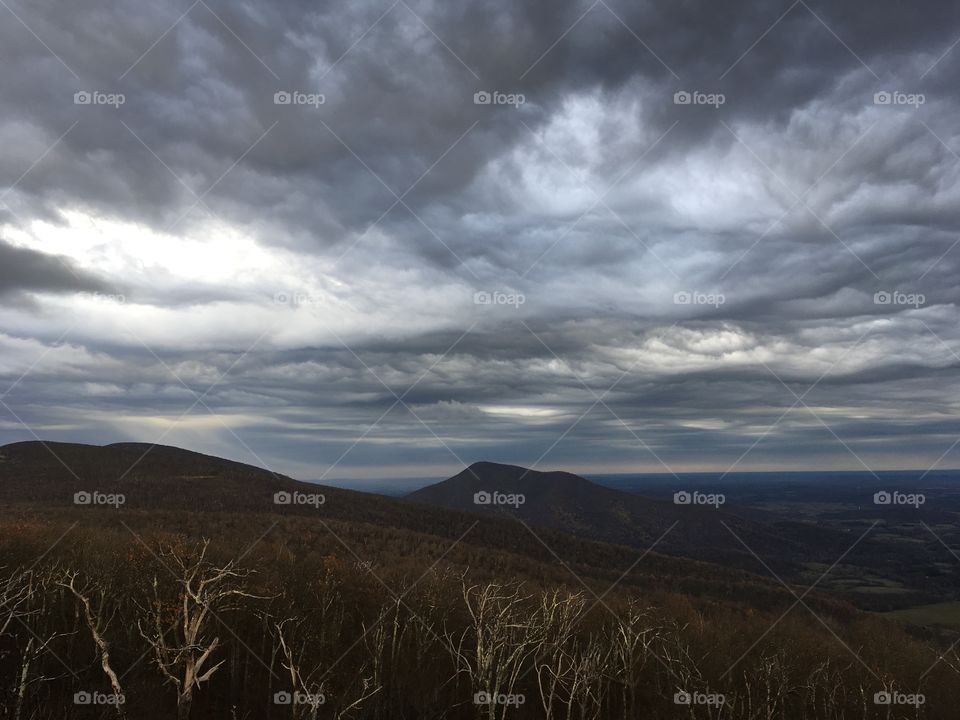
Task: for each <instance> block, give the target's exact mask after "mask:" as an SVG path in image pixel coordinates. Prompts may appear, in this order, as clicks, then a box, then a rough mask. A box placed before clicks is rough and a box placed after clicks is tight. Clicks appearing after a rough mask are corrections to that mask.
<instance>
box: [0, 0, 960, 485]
mask: <svg viewBox="0 0 960 720" xmlns="http://www.w3.org/2000/svg"><path fill="white" fill-rule="evenodd" d="M13 12H15V13H16V16H18V17H19V18H20V20H17V17H15V16H14V15H13ZM0 13H6V14H7V16H8V17H7V20H8V22H3V23H0V59H2V60H3V62H2V64H0V66H2V68H3V70H2V71H0V95H2V97H3V99H4V103H3V106H2V109H0V147H2V148H3V150H2V152H3V154H4V162H2V163H0V225H2V228H3V232H4V236H5V237H8V238H10V239H11V241H12V242H13V243H14V244H13V245H0V288H4V289H3V290H0V291H2V292H4V293H5V295H6V296H8V297H15V296H16V297H18V298H21V302H19V303H9V302H8V303H5V304H4V308H3V309H2V312H0V331H2V334H0V344H2V345H3V351H4V352H3V356H4V357H5V360H4V361H3V363H2V364H0V375H2V376H3V377H4V378H6V377H9V378H10V382H11V383H13V382H14V381H15V380H17V378H18V377H19V376H20V375H21V374H22V373H23V371H24V370H26V369H27V368H32V369H31V370H30V372H29V373H28V375H27V376H26V377H24V378H23V379H22V380H21V381H19V382H18V383H17V384H16V387H15V388H14V390H13V391H12V393H11V395H10V402H11V403H13V404H12V405H11V407H12V408H14V409H17V408H19V409H20V410H18V412H17V414H18V415H20V417H21V419H22V420H24V421H25V422H26V423H27V424H28V425H30V427H31V428H36V429H37V430H36V431H37V432H38V433H40V434H50V435H58V436H61V435H62V436H63V437H64V438H76V439H86V440H91V441H99V440H103V441H107V440H113V439H127V438H129V439H136V440H150V439H153V437H155V436H160V435H161V434H163V433H167V435H166V436H165V440H166V441H177V440H179V442H180V443H181V444H185V445H190V446H196V445H197V444H198V443H199V444H202V445H203V447H202V448H199V449H205V450H207V451H211V452H220V453H222V454H227V455H231V456H236V457H240V458H241V459H245V460H248V461H249V460H251V459H254V460H257V459H258V457H259V458H260V460H259V461H265V462H269V463H271V464H277V465H279V466H281V467H280V468H279V469H281V470H285V471H288V472H293V473H294V474H298V475H302V476H309V475H319V474H320V473H322V472H324V471H329V472H331V473H333V475H337V474H350V473H355V474H375V473H376V472H380V471H382V469H384V468H392V470H391V473H392V474H403V473H404V472H420V470H421V469H422V468H429V467H434V468H444V469H450V468H454V467H456V465H457V463H458V458H459V459H462V460H464V461H468V462H469V461H472V460H476V459H481V458H493V459H502V460H512V461H523V462H533V461H536V460H538V459H542V462H544V463H547V464H550V463H554V464H568V465H572V466H577V467H580V468H584V469H586V468H590V467H594V466H597V467H599V466H604V467H607V466H609V467H616V468H619V469H623V468H629V467H638V468H640V467H642V468H647V469H656V470H662V469H663V465H664V464H666V465H669V466H670V467H677V468H684V467H689V468H693V467H707V466H710V467H719V468H720V469H725V468H726V467H728V466H729V465H731V464H732V463H734V462H737V461H738V459H739V458H740V456H741V455H742V454H743V453H744V452H745V451H746V450H748V448H750V447H751V446H752V445H754V444H755V443H756V444H755V449H754V450H751V451H750V452H749V454H748V456H747V457H746V458H745V459H744V460H743V461H742V462H743V463H745V464H748V465H751V466H753V465H757V466H762V465H768V466H784V467H786V466H790V465H791V464H793V465H797V464H809V463H810V462H811V457H815V458H818V459H817V462H818V463H820V464H822V465H823V466H840V465H844V464H846V466H849V467H851V468H858V467H860V463H861V461H865V462H867V463H869V464H877V465H878V466H891V467H893V466H905V465H914V466H916V465H924V464H931V463H933V462H935V461H937V459H938V458H939V457H940V456H941V455H942V453H943V452H944V451H946V450H947V449H948V448H950V446H951V443H952V442H953V439H955V438H954V433H955V431H956V428H955V427H954V424H953V423H952V422H951V421H950V420H949V418H950V416H951V415H952V414H955V411H956V406H955V403H956V400H955V397H954V395H953V393H952V391H945V390H944V388H945V387H947V388H949V387H952V384H953V383H952V381H953V380H954V379H955V377H956V370H957V362H958V361H960V358H958V356H957V354H956V353H958V352H960V345H958V341H960V337H958V332H957V329H956V304H957V301H958V299H960V298H958V290H957V287H956V283H955V281H954V278H955V277H956V273H957V270H958V258H960V248H958V247H955V245H956V243H957V238H958V237H960V235H958V233H960V213H958V208H960V202H958V201H960V183H958V180H960V156H958V155H957V153H958V152H960V137H958V133H957V131H956V129H955V122H954V118H955V117H956V113H957V112H958V111H960V97H958V95H957V90H956V78H957V71H958V68H960V46H958V48H957V49H955V50H952V51H951V50H950V48H951V46H952V44H953V43H954V42H955V41H956V38H957V37H958V36H960V22H958V18H957V16H956V9H955V8H953V7H952V6H951V5H950V4H949V3H934V4H928V5H927V6H924V9H923V11H922V12H918V11H917V10H916V9H915V8H907V7H905V6H904V5H903V4H902V3H899V2H893V1H892V0H890V1H885V2H880V3H877V4H874V5H872V6H871V7H870V9H869V10H868V11H865V10H864V9H863V7H862V5H858V4H857V3H853V2H841V3H839V4H837V3H830V4H825V3H808V2H799V3H794V4H790V3H783V4H782V5H779V6H776V7H774V6H770V5H768V4H765V3H759V2H744V1H742V0H741V1H739V2H736V3H733V4H729V3H728V4H724V5H722V6H721V5H716V4H709V3H667V4H664V3H624V2H600V3H594V4H591V3H589V2H568V1H566V0H564V1H563V2H546V1H545V0H544V1H542V2H541V1H540V0H528V1H527V2H521V3H516V2H508V1H507V0H491V1H488V2H477V3H471V4H469V5H467V6H462V5H457V4H451V3H446V4H436V3H427V2H416V1H414V0H410V1H409V2H406V1H403V2H399V3H396V4H391V3H389V2H386V3H381V2H369V3H357V4H351V5H349V6H336V7H334V6H320V7H316V6H315V5H313V4H309V3H287V4H282V5H274V6H269V7H268V6H263V7H253V6H247V5H242V4H241V5H238V4H236V3H226V2H219V1H211V2H201V3H198V4H196V5H193V6H191V5H189V4H183V5H181V6H177V7H160V6H158V7H150V8H147V7H144V6H142V4H140V3H134V2H130V1H129V0H81V2H79V4H76V3H75V4H73V5H71V7H70V9H69V11H64V8H63V7H62V6H60V5H57V4H55V3H51V2H47V1H45V0H44V1H43V2H39V3H29V4H26V3H20V2H17V3H11V4H10V8H9V9H0ZM21 21H22V22H21ZM24 24H26V25H27V26H29V30H27V29H26V27H25V26H24ZM482 91H487V92H495V91H498V92H502V93H505V94H510V93H513V94H518V93H519V94H522V95H523V96H524V98H525V102H524V103H523V104H521V105H519V107H512V106H509V105H493V104H490V105H485V104H475V102H474V94H475V93H477V92H482ZM681 91H682V92H689V93H697V92H700V93H703V94H705V95H709V94H717V93H719V94H722V96H723V102H722V104H718V106H716V107H714V106H710V105H697V104H695V103H692V104H682V103H681V104H678V103H677V102H675V93H677V92H681ZM77 92H88V93H102V94H103V95H102V96H98V97H103V98H105V99H106V98H108V97H109V96H110V95H111V94H113V95H117V96H118V97H119V96H121V95H122V102H119V100H118V101H117V102H116V103H115V104H114V105H110V104H98V103H97V102H96V101H94V102H91V103H90V104H76V103H75V100H74V95H75V93H77ZM278 92H290V93H295V92H300V93H305V94H310V93H313V94H322V95H323V96H324V102H322V103H320V102H317V103H316V105H315V106H313V105H310V104H306V105H302V104H300V105H298V104H276V103H275V99H274V98H275V94H276V93H278ZM883 92H886V93H893V94H896V93H900V94H901V95H902V96H903V97H905V98H906V97H907V96H911V97H919V96H920V95H922V98H923V102H922V103H921V102H916V103H915V104H913V105H911V104H901V103H900V102H899V101H894V102H891V103H888V104H885V103H883V102H880V103H878V102H877V101H876V99H875V94H876V93H883ZM80 292H86V294H77V293H80ZM17 293H19V294H20V295H17ZM22 293H30V297H31V299H32V300H31V303H30V304H23V303H22V297H24V296H23V295H22ZM476 293H480V296H479V297H480V298H481V299H482V298H486V299H487V300H491V298H499V299H500V300H503V303H502V304H498V303H499V302H500V300H491V302H489V303H484V302H482V301H481V302H480V303H478V302H477V301H476V299H475V298H476V297H477V296H476V295H475V294H476ZM510 298H513V300H512V301H511V300H510ZM518 298H520V299H522V301H521V300H520V299H518ZM678 298H679V300H678ZM684 298H686V299H687V300H690V302H684V301H683V299H684ZM710 298H712V300H711V299H710ZM700 300H703V302H700ZM38 357H40V358H42V361H41V362H37V363H36V364H34V362H35V361H36V360H37V358H38ZM381 381H382V382H381ZM815 383H816V387H814V388H813V389H812V390H810V391H809V394H808V395H807V396H804V402H806V403H807V405H809V406H810V407H809V408H808V407H806V406H804V405H798V406H797V407H794V408H793V409H792V410H790V408H791V405H792V404H793V403H794V400H795V399H796V398H795V397H794V396H793V395H792V394H791V392H790V390H791V389H792V390H793V391H794V392H796V393H797V394H798V395H799V394H802V393H803V392H804V391H806V390H807V389H808V388H810V387H811V386H812V385H814V384H815ZM384 384H385V385H386V386H387V387H384ZM584 384H586V386H587V387H584ZM785 385H786V386H787V387H785ZM185 386H186V387H185ZM611 388H612V389H611ZM208 389H209V392H208V394H207V395H206V396H204V398H205V400H204V402H205V403H206V404H207V405H209V406H210V407H209V409H208V408H207V407H204V406H203V405H197V406H195V407H194V409H193V410H192V411H191V412H190V413H189V414H188V415H187V416H185V417H184V418H183V420H182V421H180V422H179V423H178V424H177V425H173V424H172V423H173V421H175V420H177V419H178V418H179V417H180V415H181V414H182V413H183V412H184V411H185V410H186V409H187V408H188V407H190V406H191V404H192V403H194V401H195V400H196V397H197V394H201V393H204V392H206V391H207V390H208ZM394 393H396V395H401V396H402V398H403V402H402V403H398V402H397V399H396V396H395V395H394ZM403 393H406V394H405V395H404V394H403ZM604 393H606V394H604ZM598 396H600V397H602V398H603V402H602V403H600V402H597V397H598ZM66 398H69V401H68V400H66ZM28 408H29V409H28ZM788 410H789V412H787V411H788ZM21 411H22V412H21ZM211 411H213V412H214V413H216V416H215V415H214V414H212V413H211ZM384 413H386V414H384ZM381 416H383V417H382V419H380V420H379V421H378V418H381ZM908 418H909V420H908ZM2 422H3V424H2V425H0V427H2V428H3V430H4V433H5V436H6V435H9V437H10V439H20V438H21V437H22V436H23V435H24V434H25V433H26V432H27V431H26V430H25V429H24V428H23V427H22V426H21V425H20V423H19V421H18V420H16V418H14V417H13V416H12V414H11V415H9V416H7V417H4V419H3V420H2ZM438 436H439V438H438ZM358 438H360V440H359V442H357V440H358ZM558 439H560V440H559V442H557V441H558ZM251 453H253V456H252V457H251ZM944 462H953V464H955V458H954V459H951V456H949V454H948V456H947V457H946V459H945V460H944ZM331 468H333V469H331ZM378 468H380V470H378ZM403 468H407V470H406V471H404V470H403ZM438 472H439V471H438Z"/></svg>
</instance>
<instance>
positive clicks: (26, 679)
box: [0, 567, 73, 720]
mask: <svg viewBox="0 0 960 720" xmlns="http://www.w3.org/2000/svg"><path fill="white" fill-rule="evenodd" d="M49 580H50V577H49V575H48V574H47V573H43V572H37V571H35V570H33V568H32V567H31V568H27V569H26V570H19V569H18V570H16V571H14V572H13V573H11V574H9V575H7V577H6V578H5V579H4V580H3V581H2V583H0V613H2V615H0V636H3V635H5V634H9V635H12V634H13V632H12V631H13V629H14V628H15V627H17V626H19V627H22V629H24V630H26V636H27V639H26V643H24V645H23V648H22V650H20V651H19V653H18V659H19V663H18V665H17V676H16V679H15V680H14V689H13V696H14V699H13V713H12V716H13V719H14V720H20V718H21V716H22V714H23V708H24V705H25V703H26V701H27V694H28V691H29V689H30V687H31V686H32V685H34V684H36V683H41V682H49V681H53V680H58V679H60V678H62V677H65V676H66V675H67V674H68V673H69V674H72V672H73V671H72V670H69V669H67V670H68V673H60V674H58V675H47V674H44V673H43V672H42V670H41V672H40V673H39V674H37V673H36V671H35V668H36V666H37V665H38V664H39V662H38V661H39V660H40V659H41V658H42V657H43V656H44V655H46V654H48V653H50V652H52V650H51V648H50V646H51V644H52V643H53V642H54V641H55V640H56V639H57V638H60V637H64V636H66V635H69V634H71V633H64V632H58V631H57V630H56V629H55V628H54V627H51V626H49V624H45V623H43V622H42V620H43V619H44V618H45V617H49V616H50V613H49V612H47V608H46V605H47V601H48V596H47V592H46V591H47V588H48V585H49ZM61 662H62V661H61Z"/></svg>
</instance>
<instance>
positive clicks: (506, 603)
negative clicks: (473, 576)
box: [447, 582, 545, 720]
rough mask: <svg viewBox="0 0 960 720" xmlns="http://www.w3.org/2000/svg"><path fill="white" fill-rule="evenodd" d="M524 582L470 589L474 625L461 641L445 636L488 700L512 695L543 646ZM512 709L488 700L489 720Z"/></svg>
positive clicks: (466, 595)
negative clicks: (522, 584) (526, 666)
mask: <svg viewBox="0 0 960 720" xmlns="http://www.w3.org/2000/svg"><path fill="white" fill-rule="evenodd" d="M531 598H532V596H530V595H525V594H524V593H523V590H522V586H521V584H520V583H511V584H499V583H490V584H487V585H473V586H467V584H466V582H464V583H463V600H464V603H465V605H466V608H467V612H468V613H469V616H470V625H469V627H467V629H466V630H464V631H463V632H462V633H461V634H459V636H458V637H453V636H451V635H450V634H449V633H448V635H447V638H448V641H449V648H450V650H451V652H452V653H453V657H454V660H455V661H456V663H457V665H458V667H459V668H460V670H461V671H463V672H466V673H467V675H468V677H469V678H470V682H471V686H472V688H473V690H474V692H475V693H477V692H479V693H484V694H486V695H487V696H488V697H489V698H490V699H494V698H497V697H498V696H501V695H514V694H515V692H514V691H515V690H516V684H517V679H518V678H519V677H520V674H521V671H522V669H523V667H524V665H525V664H526V663H527V662H528V661H529V660H530V659H531V658H532V657H533V656H534V655H535V653H536V651H537V648H539V647H540V646H541V645H542V643H543V642H544V638H545V631H544V626H543V624H542V623H540V622H538V618H537V617H536V613H535V612H534V611H533V610H532V608H531V607H530V605H531V604H530V600H531ZM509 710H510V707H508V706H506V705H504V704H501V703H497V702H489V703H488V704H487V705H486V709H485V710H484V711H483V714H484V715H486V717H487V718H488V719H489V720H497V718H498V717H499V718H503V717H506V714H507V713H508V712H509Z"/></svg>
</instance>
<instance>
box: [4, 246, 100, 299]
mask: <svg viewBox="0 0 960 720" xmlns="http://www.w3.org/2000/svg"><path fill="white" fill-rule="evenodd" d="M107 289H108V285H107V283H105V282H103V280H102V279H100V278H98V277H96V276H95V275H93V274H91V273H88V272H85V271H83V270H79V269H77V268H76V267H75V266H74V265H73V263H72V262H71V261H70V260H69V259H67V258H65V257H61V256H57V255H50V254H47V253H42V252H37V251H36V250H31V249H29V248H24V247H17V246H15V245H11V244H10V243H7V242H4V241H3V240H0V295H3V296H9V295H13V294H19V293H23V292H43V293H75V292H106V290H107Z"/></svg>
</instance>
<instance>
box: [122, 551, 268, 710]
mask: <svg viewBox="0 0 960 720" xmlns="http://www.w3.org/2000/svg"><path fill="white" fill-rule="evenodd" d="M209 545H210V541H209V540H204V541H203V543H202V544H201V546H200V548H199V551H194V552H192V553H189V554H188V553H181V552H178V551H176V550H174V549H172V548H168V549H165V550H162V551H161V558H163V559H165V560H169V561H170V564H172V565H173V567H172V568H170V569H171V571H172V572H173V573H174V574H175V577H176V584H177V585H178V586H179V588H178V590H177V592H176V596H175V598H174V602H172V603H171V602H170V601H169V599H168V598H164V597H163V594H162V592H161V589H160V585H159V583H158V581H157V579H156V578H154V580H153V583H152V588H151V594H150V595H149V596H148V599H147V602H146V603H145V604H144V605H142V606H141V612H142V615H143V617H142V618H141V620H139V621H138V623H137V627H138V629H139V630H140V634H141V635H142V636H143V637H144V639H145V640H146V641H147V642H148V643H150V646H151V647H152V649H153V655H154V661H155V663H156V665H157V667H158V668H159V669H160V672H161V673H162V674H163V675H164V676H165V677H166V679H167V680H168V681H169V682H170V683H172V684H173V685H174V687H176V690H177V720H187V719H188V718H189V717H190V708H191V706H192V704H193V695H194V690H195V689H196V688H198V687H199V686H200V685H202V684H203V683H205V682H206V681H208V680H209V679H210V678H211V676H212V675H213V674H214V673H215V672H216V671H217V670H218V669H219V668H220V666H221V665H222V664H223V663H224V662H225V661H226V659H223V660H219V661H218V662H214V663H213V664H210V663H211V662H212V661H213V656H214V653H215V652H216V651H217V648H219V647H220V638H219V636H216V635H213V636H212V637H211V625H213V622H212V621H213V620H215V619H217V614H218V613H220V612H225V611H227V610H231V609H234V608H235V607H236V605H235V602H236V601H237V599H239V598H244V597H246V598H258V596H256V595H252V594H250V593H247V592H245V591H244V590H243V589H242V581H243V580H244V579H245V578H246V577H247V575H248V573H247V572H246V571H243V570H240V569H239V568H238V567H237V565H236V563H235V562H233V561H230V562H229V563H227V564H225V565H219V566H218V565H217V564H215V563H212V562H210V561H209V560H207V550H208V548H209ZM165 565H166V563H165ZM258 599H261V598H258ZM168 628H169V630H168Z"/></svg>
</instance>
